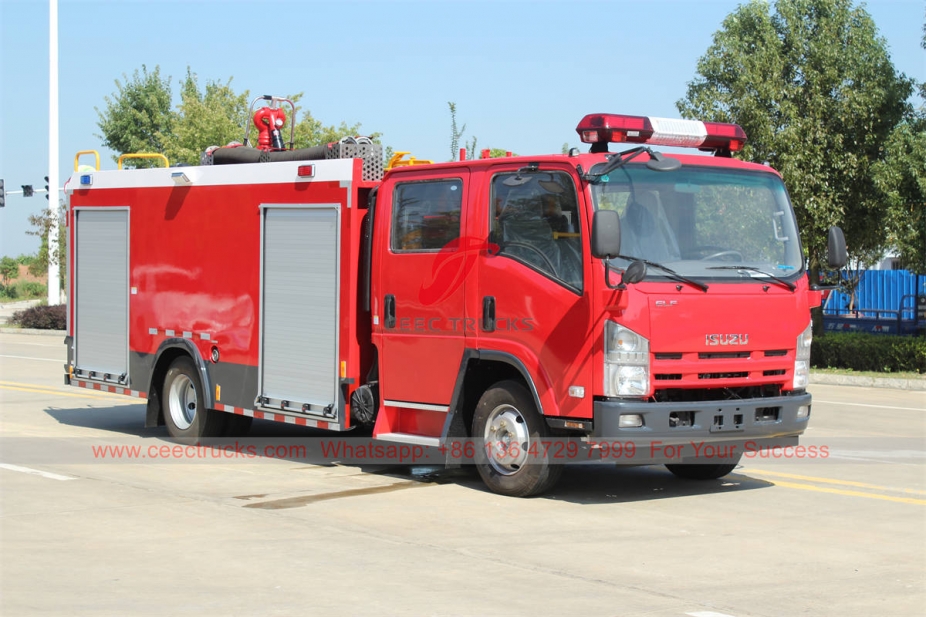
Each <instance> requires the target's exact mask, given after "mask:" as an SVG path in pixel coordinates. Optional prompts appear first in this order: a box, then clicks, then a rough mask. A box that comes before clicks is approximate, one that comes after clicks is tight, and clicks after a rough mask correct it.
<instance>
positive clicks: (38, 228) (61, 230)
mask: <svg viewBox="0 0 926 617" xmlns="http://www.w3.org/2000/svg"><path fill="white" fill-rule="evenodd" d="M59 207H60V209H59V211H58V221H59V225H58V254H57V255H54V256H53V257H52V258H53V259H54V260H55V262H56V263H57V264H58V265H59V266H60V267H59V268H58V279H59V281H60V283H61V286H62V289H64V288H65V287H64V284H65V278H66V275H67V269H66V268H65V264H66V263H67V227H66V226H65V225H64V221H65V216H66V213H65V210H64V205H63V204H61V205H60V206H59ZM29 224H30V225H32V227H33V229H31V230H29V231H27V232H26V233H27V234H28V235H30V236H38V237H40V238H41V239H42V244H41V246H40V247H39V252H38V254H37V255H36V257H35V259H33V260H32V262H31V263H30V264H29V273H30V274H31V275H32V276H42V275H43V274H47V273H48V258H49V257H48V233H49V232H50V231H51V228H52V225H53V224H54V221H53V220H52V217H51V215H50V214H49V212H48V210H42V211H41V212H40V213H39V214H33V215H30V216H29Z"/></svg>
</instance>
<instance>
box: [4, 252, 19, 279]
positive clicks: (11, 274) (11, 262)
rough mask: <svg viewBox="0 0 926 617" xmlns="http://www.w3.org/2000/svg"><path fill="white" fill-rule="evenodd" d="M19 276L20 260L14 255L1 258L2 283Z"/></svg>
mask: <svg viewBox="0 0 926 617" xmlns="http://www.w3.org/2000/svg"><path fill="white" fill-rule="evenodd" d="M18 276H19V262H18V261H16V260H15V259H13V258H12V257H4V258H3V259H0V277H2V279H3V280H2V281H0V282H2V283H5V284H7V285H8V284H9V283H10V281H12V280H13V279H15V278H17V277H18Z"/></svg>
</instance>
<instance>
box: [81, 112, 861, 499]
mask: <svg viewBox="0 0 926 617" xmlns="http://www.w3.org/2000/svg"><path fill="white" fill-rule="evenodd" d="M266 98H267V100H271V97H266ZM278 101H279V100H278V99H272V102H271V105H270V107H273V108H275V107H276V106H277V105H276V103H277V102H278ZM275 113H276V112H273V113H271V112H267V111H266V110H265V111H263V112H262V115H261V116H260V118H258V117H257V115H255V123H256V124H257V126H258V129H259V130H260V131H261V139H260V142H259V144H258V147H256V148H251V147H249V146H247V145H245V146H238V147H223V148H218V149H211V150H210V151H207V153H206V154H205V155H204V157H203V164H201V165H198V166H179V167H165V168H152V169H136V170H121V169H120V170H115V171H98V170H93V171H81V172H76V173H75V174H74V175H73V176H72V177H71V178H70V180H69V181H68V184H67V187H66V194H67V196H68V202H69V203H68V210H67V223H68V227H69V235H68V238H69V246H68V251H69V272H68V299H69V307H68V315H69V324H68V336H67V339H66V343H67V348H68V361H67V365H66V367H65V369H66V375H65V380H66V383H68V384H70V385H73V386H77V387H83V388H93V389H98V390H108V391H110V392H117V393H121V394H126V395H130V396H136V397H141V398H143V399H147V422H146V425H147V426H157V425H162V424H166V425H167V429H168V431H169V433H170V435H171V436H172V437H175V438H179V439H186V440H192V441H199V440H203V439H206V438H209V437H218V436H230V435H241V434H243V432H244V431H246V430H247V428H248V424H249V423H250V420H251V419H252V418H259V419H266V420H274V421H278V422H287V423H292V424H297V425H302V426H307V427H316V428H318V429H325V430H328V431H341V432H344V431H350V430H352V429H356V428H358V427H366V428H367V429H371V430H372V437H373V439H378V440H384V441H386V442H393V443H396V442H397V443H401V444H416V445H421V446H433V447H435V448H441V450H442V451H444V450H446V449H447V445H448V444H451V443H453V444H462V445H464V446H466V447H460V448H455V451H456V454H455V455H454V457H455V458H453V460H450V461H449V462H450V463H451V464H452V463H454V462H456V463H459V462H460V460H461V459H465V458H467V457H468V456H472V460H473V462H474V464H475V465H476V466H477V468H478V470H479V473H480V475H481V477H482V478H483V480H484V481H485V483H486V484H487V485H488V487H489V488H490V489H491V490H493V491H495V492H498V493H502V494H507V495H517V496H525V495H530V494H535V493H539V492H541V491H544V490H546V489H548V488H550V487H551V486H552V485H553V484H554V483H555V482H556V480H557V478H558V477H559V474H560V472H561V469H562V467H563V464H564V463H567V462H570V460H574V459H575V458H578V457H575V456H566V455H565V454H564V453H568V454H569V455H572V454H573V453H574V450H572V449H569V448H564V447H563V445H562V444H564V443H566V444H580V445H581V447H582V448H583V450H582V452H583V453H587V455H588V456H593V455H595V454H596V453H597V454H599V455H601V454H604V455H607V453H608V452H612V453H613V452H616V451H617V450H616V448H618V447H620V448H621V452H622V453H623V454H622V457H621V462H624V463H630V464H651V463H653V464H666V465H667V466H668V468H669V469H670V470H671V471H672V472H673V473H675V474H676V475H678V476H681V477H685V478H718V477H720V476H722V475H725V474H727V473H729V472H730V471H732V470H733V468H734V466H735V465H736V464H737V462H738V461H739V458H740V456H742V455H743V454H744V453H746V452H749V451H750V448H762V447H766V446H769V445H773V444H777V445H780V444H783V443H788V444H794V443H796V441H797V438H798V436H799V435H800V434H801V433H802V432H803V431H804V430H805V427H806V425H807V422H808V419H809V416H810V408H811V396H810V394H809V393H807V392H806V387H807V383H808V368H809V352H810V341H811V327H810V323H811V319H810V309H811V308H812V307H814V306H818V305H819V303H820V292H819V290H817V289H816V288H814V287H812V286H810V284H809V281H808V277H807V275H806V270H805V268H804V256H803V252H802V248H801V243H800V239H799V236H798V230H797V228H796V224H795V217H794V212H793V210H792V207H791V204H790V202H789V199H788V194H787V191H786V189H785V186H784V184H783V182H782V180H781V177H780V176H779V174H778V173H776V172H775V171H774V170H773V169H771V168H769V167H767V166H763V165H757V164H752V163H747V162H743V161H740V160H737V159H735V158H733V157H732V156H731V154H732V153H733V152H736V151H737V150H739V149H740V148H741V147H742V146H743V143H744V142H745V140H746V136H745V134H744V133H743V131H742V129H741V128H740V127H738V126H736V125H731V124H717V123H708V122H695V121H689V120H667V119H661V118H655V117H638V116H623V115H615V114H591V115H588V116H586V117H585V118H583V119H582V120H581V122H580V123H579V125H578V127H577V129H576V130H577V131H578V133H579V136H580V138H581V140H582V141H583V142H585V143H588V144H591V147H590V152H588V153H579V152H578V150H577V149H573V151H571V152H569V153H568V154H555V155H539V156H517V157H509V158H495V159H482V160H460V161H453V162H448V163H438V164H420V165H406V166H399V167H393V168H390V169H387V170H386V171H385V173H384V169H383V168H384V166H383V161H382V154H381V150H380V148H379V146H377V145H376V144H371V143H369V140H364V139H359V140H347V141H342V142H340V143H336V144H329V145H327V146H321V147H316V148H304V149H292V143H291V142H290V144H289V148H287V147H286V145H285V144H284V143H283V141H282V139H280V138H279V136H278V135H277V134H275V133H274V131H277V130H278V128H279V127H280V126H281V124H282V123H281V122H280V121H278V120H277V117H276V116H275V115H274V114H275ZM612 143H624V149H623V150H622V151H619V152H617V151H615V152H609V144H612ZM657 145H663V146H674V147H689V148H693V149H695V150H694V151H693V152H692V153H691V154H684V155H682V154H667V153H660V152H658V151H656V150H654V149H653V148H652V146H657ZM697 149H700V150H702V151H706V153H705V152H702V153H699V152H698V151H697ZM710 154H713V156H711V155H710ZM829 248H830V254H829V255H828V259H829V261H830V265H831V266H832V267H840V266H841V265H842V263H844V260H845V242H844V239H843V237H842V232H841V231H840V230H838V228H833V229H831V230H830V237H829ZM342 434H343V433H342ZM474 444H475V445H474ZM631 449H632V452H633V454H632V455H629V454H630V452H631ZM606 450H607V451H606ZM718 452H721V453H722V456H721V455H718V454H716V453H718ZM461 453H465V455H463V454H461ZM708 453H711V454H710V455H708ZM628 455H629V456H628ZM581 456H582V457H584V456H586V455H585V454H583V455H581ZM448 459H450V455H449V454H448ZM567 459H570V460H567Z"/></svg>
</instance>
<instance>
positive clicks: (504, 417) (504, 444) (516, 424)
mask: <svg viewBox="0 0 926 617" xmlns="http://www.w3.org/2000/svg"><path fill="white" fill-rule="evenodd" d="M483 437H484V438H485V449H486V457H487V458H488V461H489V465H491V466H492V468H493V469H494V470H495V471H497V472H498V473H500V474H502V475H506V476H510V475H512V474H515V473H517V472H518V471H519V470H520V469H521V468H522V467H523V466H524V464H525V463H526V462H527V457H528V451H529V450H530V432H529V431H528V428H527V422H526V421H525V420H524V416H522V415H521V412H520V411H518V410H517V408H515V407H513V406H512V405H507V404H506V405H499V406H498V407H496V408H495V409H493V410H492V413H490V414H489V418H488V421H487V422H486V430H485V435H483Z"/></svg>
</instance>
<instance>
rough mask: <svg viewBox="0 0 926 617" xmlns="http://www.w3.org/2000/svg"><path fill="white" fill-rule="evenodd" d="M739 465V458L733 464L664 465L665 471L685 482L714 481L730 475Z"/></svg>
mask: <svg viewBox="0 0 926 617" xmlns="http://www.w3.org/2000/svg"><path fill="white" fill-rule="evenodd" d="M739 463H740V460H739V457H737V459H736V462H733V463H715V464H707V465H691V464H682V463H678V464H673V465H666V469H668V470H669V471H671V472H672V473H673V474H675V475H676V476H678V477H679V478H684V479H685V480H716V479H717V478H722V477H724V476H725V475H727V474H728V473H731V472H732V471H733V470H734V469H736V466H737V465H739Z"/></svg>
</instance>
